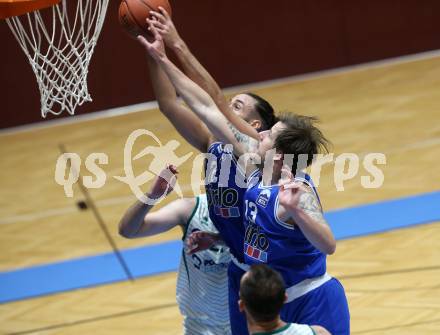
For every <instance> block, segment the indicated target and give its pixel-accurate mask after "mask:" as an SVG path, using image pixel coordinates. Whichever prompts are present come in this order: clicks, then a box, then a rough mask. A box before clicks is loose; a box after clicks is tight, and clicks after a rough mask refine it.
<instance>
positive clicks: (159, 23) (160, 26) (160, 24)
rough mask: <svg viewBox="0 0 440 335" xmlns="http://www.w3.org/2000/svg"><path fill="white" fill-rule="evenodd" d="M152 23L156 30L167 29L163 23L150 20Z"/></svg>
mask: <svg viewBox="0 0 440 335" xmlns="http://www.w3.org/2000/svg"><path fill="white" fill-rule="evenodd" d="M150 22H151V24H152V25H153V26H154V27H155V28H156V29H165V28H166V26H165V25H164V24H163V23H161V22H160V21H157V20H150Z"/></svg>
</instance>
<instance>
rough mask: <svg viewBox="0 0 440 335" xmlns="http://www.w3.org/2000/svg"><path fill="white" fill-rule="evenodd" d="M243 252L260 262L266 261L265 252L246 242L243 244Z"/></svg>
mask: <svg viewBox="0 0 440 335" xmlns="http://www.w3.org/2000/svg"><path fill="white" fill-rule="evenodd" d="M244 253H245V254H246V255H248V256H249V257H251V258H254V259H256V260H259V261H260V262H263V263H267V252H265V251H261V250H259V249H257V248H254V247H253V246H251V245H249V244H247V243H245V244H244Z"/></svg>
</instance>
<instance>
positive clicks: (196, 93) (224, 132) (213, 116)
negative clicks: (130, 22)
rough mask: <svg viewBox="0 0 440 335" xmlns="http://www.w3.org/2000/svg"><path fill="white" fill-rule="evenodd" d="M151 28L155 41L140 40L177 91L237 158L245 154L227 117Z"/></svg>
mask: <svg viewBox="0 0 440 335" xmlns="http://www.w3.org/2000/svg"><path fill="white" fill-rule="evenodd" d="M150 28H152V30H153V33H154V37H155V40H154V41H153V42H152V43H150V42H148V41H147V40H146V39H145V38H144V37H143V36H138V40H139V41H140V43H141V44H143V45H144V47H145V48H146V50H147V51H148V53H149V54H150V55H151V56H152V57H153V58H154V59H155V60H156V62H157V63H158V64H159V65H160V66H161V67H162V69H163V70H164V72H165V73H166V74H167V76H168V78H169V79H170V81H171V82H172V84H173V86H174V87H175V89H176V91H177V92H178V93H179V94H180V96H181V97H182V98H183V100H184V101H185V102H186V104H187V105H188V106H189V107H190V108H191V110H192V111H193V112H194V113H195V114H197V116H198V117H199V118H200V119H201V120H202V121H203V122H204V123H205V124H206V126H207V127H208V129H209V130H210V131H211V133H212V134H213V135H214V137H215V138H217V139H219V140H221V141H223V142H225V143H231V144H232V145H233V148H234V153H235V154H236V155H237V156H240V155H242V154H243V153H245V152H246V150H245V149H244V148H243V146H242V145H241V144H240V143H239V142H238V141H237V140H236V138H235V136H234V134H233V132H232V131H231V129H230V128H229V126H228V122H227V120H226V118H225V116H224V115H223V114H222V113H221V112H220V111H219V109H218V108H217V105H216V104H215V102H214V101H213V100H212V98H211V97H210V96H209V94H208V93H206V92H205V91H204V90H203V89H202V88H201V87H200V86H198V85H197V84H196V83H194V82H193V81H192V80H191V79H189V78H188V77H187V76H186V75H185V74H184V73H183V72H182V71H180V70H179V69H178V68H177V67H176V66H175V65H174V64H173V63H172V62H171V61H170V60H169V59H168V57H167V56H166V53H165V48H164V45H163V41H162V37H161V36H160V35H159V34H158V32H157V31H156V30H155V28H154V27H153V26H151V25H150Z"/></svg>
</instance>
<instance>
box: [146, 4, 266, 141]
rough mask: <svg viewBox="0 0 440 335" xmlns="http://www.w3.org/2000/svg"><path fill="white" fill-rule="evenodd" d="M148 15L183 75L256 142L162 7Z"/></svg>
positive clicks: (245, 123) (256, 136)
mask: <svg viewBox="0 0 440 335" xmlns="http://www.w3.org/2000/svg"><path fill="white" fill-rule="evenodd" d="M150 13H151V15H152V16H153V20H149V22H150V23H151V24H152V25H153V26H154V27H155V28H156V30H157V31H158V32H159V34H160V35H161V36H162V38H163V40H164V42H165V45H166V46H167V47H168V48H170V49H171V50H172V51H173V52H174V53H175V55H176V56H177V58H178V60H179V62H180V64H181V65H182V68H183V71H184V72H185V74H186V75H187V76H188V77H189V78H190V79H191V80H192V81H194V82H195V83H196V84H197V85H199V86H200V87H201V88H202V89H203V90H204V91H206V92H207V93H208V94H209V95H210V96H211V98H212V99H213V100H214V102H215V103H216V105H217V106H218V108H219V110H220V111H221V112H222V113H223V115H225V117H226V118H227V119H228V121H229V122H230V123H231V124H232V125H233V126H234V127H235V128H236V129H237V130H238V131H239V132H240V133H242V134H244V135H247V136H250V137H252V138H254V139H256V140H258V132H257V131H256V130H255V129H254V128H253V127H252V126H251V125H250V124H249V123H247V122H246V121H245V120H243V119H242V118H240V117H239V116H237V115H236V114H235V113H234V112H233V111H232V110H231V108H230V106H229V102H228V100H227V99H226V97H225V95H224V94H223V92H222V91H221V89H220V87H219V86H218V84H217V82H216V81H215V80H214V78H213V77H212V76H211V75H210V74H209V72H208V71H207V70H206V69H205V68H204V67H203V65H202V64H201V63H200V62H199V61H198V59H197V58H196V57H195V56H194V55H193V54H192V52H191V50H190V49H189V48H188V46H187V44H186V43H185V41H184V40H183V39H182V38H181V37H180V35H179V33H178V32H177V29H176V27H175V26H174V23H173V21H172V20H171V17H170V16H169V14H168V13H167V11H166V10H165V9H164V8H163V7H159V12H156V11H151V12H150Z"/></svg>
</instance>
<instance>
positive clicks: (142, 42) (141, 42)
mask: <svg viewBox="0 0 440 335" xmlns="http://www.w3.org/2000/svg"><path fill="white" fill-rule="evenodd" d="M137 40H138V41H139V43H140V44H142V45H143V46H144V47H147V48H148V47H149V46H150V43H148V41H147V40H146V39H145V37H144V36H142V35H138V36H137Z"/></svg>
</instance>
